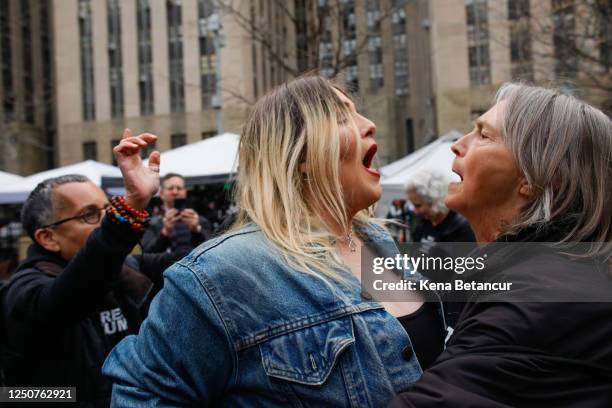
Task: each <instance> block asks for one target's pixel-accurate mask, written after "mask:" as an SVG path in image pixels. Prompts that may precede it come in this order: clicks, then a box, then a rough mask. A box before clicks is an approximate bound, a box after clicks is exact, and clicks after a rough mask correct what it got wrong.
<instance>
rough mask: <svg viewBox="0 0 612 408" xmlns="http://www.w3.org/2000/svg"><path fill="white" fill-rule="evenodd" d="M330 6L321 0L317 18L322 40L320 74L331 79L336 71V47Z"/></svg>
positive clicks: (320, 46) (320, 43)
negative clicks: (333, 41)
mask: <svg viewBox="0 0 612 408" xmlns="http://www.w3.org/2000/svg"><path fill="white" fill-rule="evenodd" d="M330 8H331V7H330V6H329V4H327V1H325V0H319V7H318V8H317V18H318V20H319V23H320V24H321V27H322V28H321V31H322V32H321V40H320V42H319V67H320V69H319V72H320V74H321V75H322V76H324V77H327V78H331V77H332V76H333V75H334V74H335V73H336V70H335V69H334V62H335V59H334V54H335V53H334V46H333V44H332V21H331V16H330Z"/></svg>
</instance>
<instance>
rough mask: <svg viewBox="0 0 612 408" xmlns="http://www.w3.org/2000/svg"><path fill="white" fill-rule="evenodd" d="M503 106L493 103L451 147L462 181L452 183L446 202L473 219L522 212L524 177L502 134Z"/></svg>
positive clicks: (455, 168)
mask: <svg viewBox="0 0 612 408" xmlns="http://www.w3.org/2000/svg"><path fill="white" fill-rule="evenodd" d="M503 108H504V106H503V102H500V103H498V104H496V105H495V106H493V107H492V108H491V109H490V110H489V111H488V112H486V113H485V114H483V115H482V116H481V117H479V118H478V119H477V120H476V122H475V124H474V129H473V130H472V131H471V132H469V133H467V134H466V135H464V136H463V137H461V138H460V139H459V140H457V141H456V142H455V143H454V144H453V146H452V147H451V149H452V150H453V153H455V155H456V157H455V160H454V162H453V171H454V172H455V173H457V174H458V175H459V176H460V177H461V181H460V182H451V183H450V184H449V187H448V195H447V196H446V200H445V204H446V206H447V207H448V208H450V209H452V210H456V211H458V212H460V213H462V214H463V215H465V216H466V217H467V218H468V220H470V222H472V221H474V220H475V219H477V218H475V217H495V216H499V215H512V213H513V212H514V213H515V214H514V215H518V211H519V210H520V208H521V205H522V202H523V200H524V197H523V196H522V195H521V194H520V188H521V183H522V181H524V178H523V177H522V175H521V173H520V171H519V169H518V167H517V165H516V163H515V161H514V159H513V157H512V153H511V151H510V149H509V148H508V146H506V144H505V143H504V140H503V136H502V123H503V118H502V115H503ZM499 221H507V220H499Z"/></svg>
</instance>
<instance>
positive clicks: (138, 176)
mask: <svg viewBox="0 0 612 408" xmlns="http://www.w3.org/2000/svg"><path fill="white" fill-rule="evenodd" d="M156 140H157V136H155V135H152V134H150V133H143V134H141V135H138V136H133V135H132V131H131V130H130V129H125V130H124V131H123V137H122V139H121V142H120V143H119V144H118V145H117V146H115V147H114V148H113V154H114V155H115V158H116V159H117V165H118V166H119V169H120V170H121V174H122V175H123V184H124V185H125V191H126V195H125V199H126V201H127V204H128V205H129V206H131V207H133V208H135V209H137V210H142V209H144V208H145V207H146V206H147V204H148V203H149V201H150V200H151V197H153V195H154V194H155V193H156V192H157V190H158V189H159V152H157V151H154V152H153V153H151V155H150V156H149V166H148V168H147V167H145V166H144V165H143V162H142V159H141V158H140V150H142V149H143V148H145V147H146V146H147V145H148V144H149V143H155V141H156Z"/></svg>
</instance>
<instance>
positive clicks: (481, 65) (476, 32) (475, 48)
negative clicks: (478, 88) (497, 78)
mask: <svg viewBox="0 0 612 408" xmlns="http://www.w3.org/2000/svg"><path fill="white" fill-rule="evenodd" d="M465 12H466V19H467V32H468V62H469V65H470V83H471V84H472V85H483V84H490V83H491V61H490V58H489V26H488V17H487V1H486V0H465Z"/></svg>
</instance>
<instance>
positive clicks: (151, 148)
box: [140, 142, 157, 159]
mask: <svg viewBox="0 0 612 408" xmlns="http://www.w3.org/2000/svg"><path fill="white" fill-rule="evenodd" d="M156 149H157V142H153V143H149V144H148V145H146V146H145V147H144V148H143V149H142V150H141V151H140V157H142V158H143V159H148V158H149V156H150V155H151V153H153V152H154V151H155V150H156Z"/></svg>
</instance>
